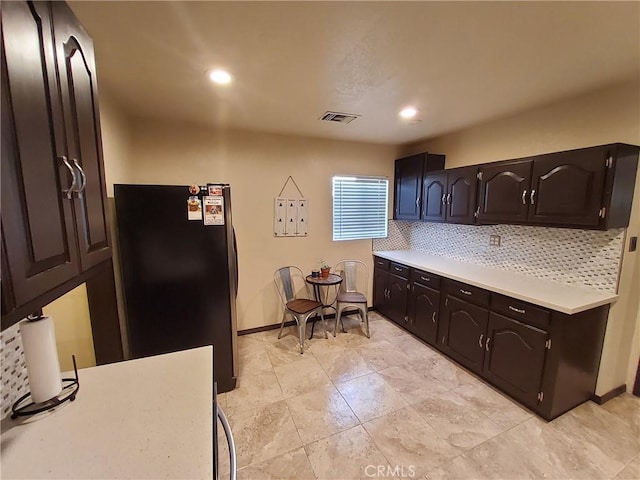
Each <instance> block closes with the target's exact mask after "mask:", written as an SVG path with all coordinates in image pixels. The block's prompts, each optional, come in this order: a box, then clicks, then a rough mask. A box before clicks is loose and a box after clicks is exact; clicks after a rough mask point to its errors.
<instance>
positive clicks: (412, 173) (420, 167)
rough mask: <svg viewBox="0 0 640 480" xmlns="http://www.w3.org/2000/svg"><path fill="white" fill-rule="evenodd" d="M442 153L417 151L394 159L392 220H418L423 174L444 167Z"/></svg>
mask: <svg viewBox="0 0 640 480" xmlns="http://www.w3.org/2000/svg"><path fill="white" fill-rule="evenodd" d="M444 160H445V156H444V155H436V154H432V153H419V154H417V155H411V156H410V157H404V158H400V159H398V160H396V164H395V197H394V208H393V218H394V220H420V217H421V211H422V209H421V206H422V180H423V175H425V174H426V173H427V172H431V171H434V170H442V169H443V168H444Z"/></svg>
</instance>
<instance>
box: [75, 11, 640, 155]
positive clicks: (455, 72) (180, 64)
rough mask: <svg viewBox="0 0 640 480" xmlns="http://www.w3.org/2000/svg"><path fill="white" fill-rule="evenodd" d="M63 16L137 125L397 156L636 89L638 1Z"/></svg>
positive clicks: (639, 40)
mask: <svg viewBox="0 0 640 480" xmlns="http://www.w3.org/2000/svg"><path fill="white" fill-rule="evenodd" d="M69 3H70V5H71V7H72V8H73V10H74V11H75V12H76V14H77V15H78V17H79V18H80V20H81V22H82V23H83V24H84V26H85V27H86V29H87V30H88V32H89V33H90V34H91V36H92V37H93V39H94V43H95V48H96V58H97V63H98V76H99V81H100V84H101V85H103V86H107V87H108V90H109V91H110V92H112V93H113V94H114V95H115V96H116V98H117V99H118V100H119V103H121V104H122V106H123V107H124V108H126V110H127V112H128V113H129V114H131V115H132V116H137V117H145V118H146V117H156V118H171V119H174V120H176V119H177V120H179V121H188V122H199V123H206V124H213V125H218V126H228V127H234V128H244V129H251V130H260V131H269V132H278V133H286V134H297V135H308V136H316V137H329V138H339V139H349V140H362V141H371V142H379V143H393V144H402V143H408V142H413V141H417V140H421V139H424V138H428V137H432V136H435V135H439V134H442V133H446V132H449V131H452V130H456V129H459V128H463V127H465V126H469V125H472V124H475V123H479V122H483V121H486V120H488V119H491V118H495V117H499V116H503V115H508V114H511V113H515V112H518V111H522V110H524V109H528V108H531V107H535V106H538V105H543V104H547V103H550V102H554V101H557V100H559V99H561V98H565V97H568V96H573V95H577V94H580V93H584V92H587V91H591V90H595V89H598V88H601V87H604V86H606V85H609V84H614V83H621V82H624V81H629V80H638V79H639V78H640V3H639V2H588V3H586V2H238V1H235V2H147V1H144V2H113V1H106V2H80V1H71V2H69ZM212 67H224V68H226V69H228V70H229V71H230V72H231V73H232V74H233V75H234V77H235V81H234V82H233V84H231V85H229V86H226V87H220V86H215V85H213V84H212V83H210V82H209V81H208V79H207V78H206V75H205V73H206V72H207V70H209V69H210V68H212ZM408 104H412V105H414V106H416V107H417V108H418V109H419V114H418V119H419V121H418V122H413V124H409V123H407V122H406V121H402V120H400V119H399V118H398V111H399V110H400V109H401V108H402V107H403V106H405V105H408ZM326 110H334V111H338V112H346V113H355V114H360V115H362V117H360V118H358V119H357V120H355V121H354V122H352V123H350V124H348V125H345V124H338V123H326V122H320V121H319V120H318V117H320V116H321V115H322V114H323V113H324V112H325V111H326Z"/></svg>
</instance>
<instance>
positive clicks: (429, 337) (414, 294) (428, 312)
mask: <svg viewBox="0 0 640 480" xmlns="http://www.w3.org/2000/svg"><path fill="white" fill-rule="evenodd" d="M439 305H440V292H438V291H437V290H433V289H432V288H428V287H425V286H424V285H420V284H419V283H413V284H411V292H410V294H409V303H408V308H407V316H408V317H409V324H410V328H411V330H412V331H413V332H414V333H415V334H416V335H417V336H418V337H419V338H421V339H422V340H424V341H425V342H429V343H430V344H432V345H435V343H436V334H437V332H438V310H439Z"/></svg>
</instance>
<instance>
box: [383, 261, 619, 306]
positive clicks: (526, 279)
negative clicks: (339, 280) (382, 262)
mask: <svg viewBox="0 0 640 480" xmlns="http://www.w3.org/2000/svg"><path fill="white" fill-rule="evenodd" d="M373 254H374V255H376V256H378V257H382V258H386V259H389V260H392V261H394V262H398V263H402V264H404V265H408V266H410V267H414V268H418V269H421V270H424V271H427V272H431V273H435V274H437V275H441V276H443V277H447V278H451V279H453V280H458V281H460V282H464V283H468V284H469V285H474V286H476V287H480V288H484V289H486V290H490V291H492V292H496V293H501V294H503V295H507V296H509V297H512V298H517V299H518V300H523V301H525V302H529V303H533V304H535V305H540V306H542V307H547V308H550V309H552V310H557V311H559V312H562V313H567V314H574V313H579V312H583V311H585V310H589V309H591V308H595V307H599V306H601V305H607V304H609V303H613V302H615V301H616V300H617V298H618V296H617V295H616V294H613V293H607V292H603V291H600V290H593V289H589V288H585V287H574V286H571V285H565V284H562V283H558V282H553V281H549V280H543V279H540V278H535V277H531V276H528V275H523V274H521V273H515V272H509V271H505V270H498V269H496V268H490V267H485V266H482V265H476V264H474V263H468V262H461V261H459V260H453V259H451V258H447V257H441V256H437V255H430V254H428V253H424V252H418V251H415V250H389V251H380V252H373Z"/></svg>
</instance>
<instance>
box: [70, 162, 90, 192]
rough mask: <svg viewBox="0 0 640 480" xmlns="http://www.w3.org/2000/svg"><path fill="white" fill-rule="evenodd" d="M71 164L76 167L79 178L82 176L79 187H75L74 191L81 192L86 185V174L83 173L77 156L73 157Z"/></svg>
mask: <svg viewBox="0 0 640 480" xmlns="http://www.w3.org/2000/svg"><path fill="white" fill-rule="evenodd" d="M73 164H74V165H75V166H76V168H77V169H78V171H79V172H80V178H82V182H81V183H80V187H79V188H76V192H78V193H82V192H84V189H85V187H86V186H87V176H86V175H85V174H84V170H83V169H82V167H81V166H80V164H79V163H78V159H77V158H74V159H73Z"/></svg>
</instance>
